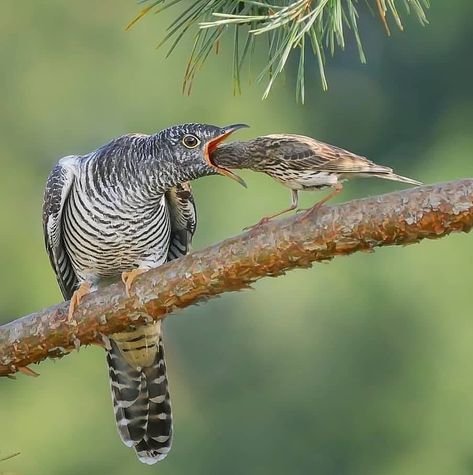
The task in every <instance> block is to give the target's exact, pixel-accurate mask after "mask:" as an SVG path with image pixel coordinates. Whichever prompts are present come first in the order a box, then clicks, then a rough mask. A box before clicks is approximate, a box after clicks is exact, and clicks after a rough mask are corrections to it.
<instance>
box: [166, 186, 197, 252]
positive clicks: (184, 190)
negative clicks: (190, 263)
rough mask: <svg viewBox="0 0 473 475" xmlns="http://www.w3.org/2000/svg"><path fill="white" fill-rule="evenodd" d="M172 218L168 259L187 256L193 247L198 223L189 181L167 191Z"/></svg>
mask: <svg viewBox="0 0 473 475" xmlns="http://www.w3.org/2000/svg"><path fill="white" fill-rule="evenodd" d="M166 200H167V202H168V205H169V214H170V219H171V241H170V243H169V252H168V261H172V260H173V259H177V258H178V257H181V256H185V255H186V254H187V253H188V252H189V251H190V247H191V242H192V236H193V235H194V232H195V228H196V225H197V215H196V209H195V202H194V197H193V196H192V188H191V186H190V184H189V183H182V184H179V185H176V186H175V187H174V188H171V189H170V190H169V191H168V192H167V193H166Z"/></svg>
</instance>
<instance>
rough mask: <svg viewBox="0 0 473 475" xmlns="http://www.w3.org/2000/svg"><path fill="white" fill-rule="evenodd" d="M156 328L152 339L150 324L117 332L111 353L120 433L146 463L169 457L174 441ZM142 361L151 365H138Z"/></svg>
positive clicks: (109, 350) (110, 359)
mask: <svg viewBox="0 0 473 475" xmlns="http://www.w3.org/2000/svg"><path fill="white" fill-rule="evenodd" d="M153 325H160V322H158V323H157V324H153ZM152 331H154V332H155V335H156V337H155V338H154V339H153V340H150V339H149V338H148V336H149V334H150V330H149V329H148V327H143V328H142V329H137V330H135V331H133V332H128V333H121V334H117V335H113V336H112V338H111V339H110V347H109V348H108V352H107V362H108V365H109V374H110V388H111V392H112V399H113V406H114V410H115V419H116V422H117V429H118V433H119V434H120V437H121V439H122V441H123V443H124V444H125V445H126V446H128V447H133V448H134V449H135V451H136V453H137V455H138V458H139V459H140V461H141V462H143V463H146V464H154V463H156V462H158V461H160V460H162V459H163V458H165V457H166V455H167V454H168V452H169V450H170V449H171V443H172V413H171V403H170V396H169V390H168V381H167V376H166V363H165V361H164V347H163V342H162V337H161V334H160V332H159V330H158V332H156V330H155V329H154V330H152ZM156 333H157V334H156ZM140 334H141V336H140ZM115 337H116V339H115ZM127 337H128V338H127ZM133 347H134V348H133ZM143 350H144V351H143ZM138 352H141V354H140V355H138V356H137V353H138ZM133 353H134V354H133ZM150 356H151V357H152V358H151V357H150ZM140 361H144V362H146V363H148V365H147V366H143V367H142V366H140V365H137V363H139V362H140ZM150 362H151V364H149V363H150Z"/></svg>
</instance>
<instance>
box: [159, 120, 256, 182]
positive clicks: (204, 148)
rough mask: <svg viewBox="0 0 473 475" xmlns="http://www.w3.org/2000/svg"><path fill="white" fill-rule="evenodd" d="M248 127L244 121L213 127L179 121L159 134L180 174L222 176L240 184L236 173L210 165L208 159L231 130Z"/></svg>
mask: <svg viewBox="0 0 473 475" xmlns="http://www.w3.org/2000/svg"><path fill="white" fill-rule="evenodd" d="M245 127H248V126H247V125H246V124H233V125H228V126H226V127H217V126H215V125H208V124H181V125H175V126H173V127H169V128H167V129H165V130H163V131H162V132H160V133H159V136H160V138H161V139H162V140H163V141H164V144H165V145H166V148H167V149H168V151H169V152H171V153H170V155H171V157H172V159H173V160H174V161H175V163H176V165H178V167H179V169H180V170H182V171H183V173H184V174H186V173H188V174H189V176H188V178H189V179H192V178H198V177H199V176H206V175H215V174H217V173H218V174H220V175H225V176H228V177H229V178H232V179H233V180H235V181H237V182H238V183H240V184H241V185H243V186H244V187H246V183H245V182H244V181H243V179H242V178H240V177H239V176H238V175H236V174H235V173H233V172H232V171H230V170H228V169H227V168H224V167H220V166H217V165H214V164H213V163H212V161H211V159H210V156H211V154H212V152H213V151H214V150H215V149H216V148H217V146H218V145H219V144H220V143H221V142H223V141H224V140H225V139H226V138H227V137H228V136H229V135H230V134H232V133H233V132H235V131H237V130H239V129H242V128H245Z"/></svg>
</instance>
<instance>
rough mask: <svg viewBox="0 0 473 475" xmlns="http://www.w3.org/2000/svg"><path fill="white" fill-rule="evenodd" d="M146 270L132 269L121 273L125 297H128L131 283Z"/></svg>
mask: <svg viewBox="0 0 473 475" xmlns="http://www.w3.org/2000/svg"><path fill="white" fill-rule="evenodd" d="M146 270H147V269H133V270H131V271H129V272H122V282H123V284H124V285H125V291H126V295H127V296H128V297H130V296H131V295H130V290H131V285H132V284H133V281H134V280H135V279H136V278H137V277H138V276H139V275H140V274H143V273H144V272H146Z"/></svg>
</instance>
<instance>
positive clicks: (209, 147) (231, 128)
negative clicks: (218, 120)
mask: <svg viewBox="0 0 473 475" xmlns="http://www.w3.org/2000/svg"><path fill="white" fill-rule="evenodd" d="M247 127H249V126H248V125H246V124H233V125H228V126H227V127H223V130H224V132H223V134H221V135H219V136H218V137H216V138H214V139H212V140H209V141H208V142H207V143H206V144H205V147H204V158H205V161H206V162H207V163H208V164H209V165H210V166H211V167H212V168H215V170H217V172H218V173H220V175H225V176H228V178H231V179H232V180H235V181H237V182H238V183H240V185H242V186H244V187H245V188H246V187H247V186H246V183H245V181H244V180H243V178H241V177H239V176H238V175H237V174H236V173H233V172H232V171H230V170H228V169H227V168H224V167H219V166H217V165H215V164H214V163H213V162H212V159H211V156H212V153H213V151H214V150H215V149H216V148H217V147H218V145H219V144H220V143H222V142H223V141H224V140H225V139H226V138H227V137H228V136H229V135H230V134H232V133H233V132H235V131H237V130H240V129H245V128H247Z"/></svg>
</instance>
